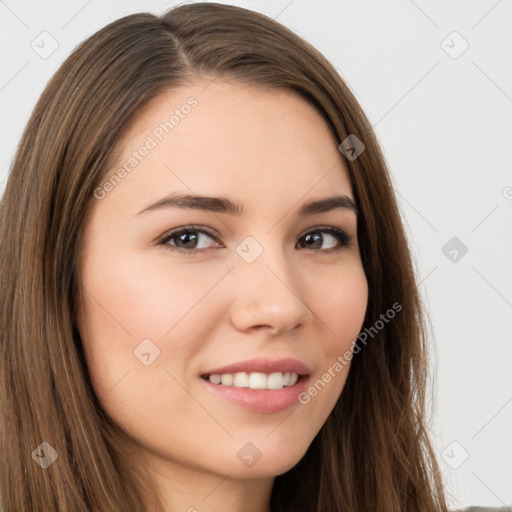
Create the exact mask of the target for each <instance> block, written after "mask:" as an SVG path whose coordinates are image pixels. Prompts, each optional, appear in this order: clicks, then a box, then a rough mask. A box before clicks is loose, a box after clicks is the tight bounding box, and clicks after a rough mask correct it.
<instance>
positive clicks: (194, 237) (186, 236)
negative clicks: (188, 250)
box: [180, 233, 197, 245]
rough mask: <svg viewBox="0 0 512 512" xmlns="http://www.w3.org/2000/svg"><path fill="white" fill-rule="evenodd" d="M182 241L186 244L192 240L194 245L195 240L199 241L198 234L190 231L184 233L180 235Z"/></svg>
mask: <svg viewBox="0 0 512 512" xmlns="http://www.w3.org/2000/svg"><path fill="white" fill-rule="evenodd" d="M180 240H181V242H183V243H184V244H186V243H187V242H192V245H193V244H194V242H197V235H191V234H190V233H184V234H182V235H181V236H180Z"/></svg>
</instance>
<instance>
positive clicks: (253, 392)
mask: <svg viewBox="0 0 512 512" xmlns="http://www.w3.org/2000/svg"><path fill="white" fill-rule="evenodd" d="M200 379H201V380H202V381H203V382H204V384H205V385H206V386H207V387H208V389H209V390H210V391H211V392H212V393H215V394H216V395H217V396H221V397H222V398H225V399H226V400H229V401H230V402H232V403H234V404H236V405H238V406H240V407H243V408H244V409H247V410H249V411H252V412H260V413H265V414H272V413H276V412H280V411H284V410H285V409H288V407H291V406H292V405H294V404H297V403H299V401H298V397H299V395H300V394H301V393H302V392H304V391H305V389H306V387H307V382H308V380H309V378H308V376H306V375H304V376H301V377H300V378H299V380H298V381H297V382H296V383H295V384H294V385H293V386H290V387H285V388H282V389H251V388H237V387H235V386H223V385H222V384H213V383H211V382H210V381H208V380H206V379H203V378H201V377H200Z"/></svg>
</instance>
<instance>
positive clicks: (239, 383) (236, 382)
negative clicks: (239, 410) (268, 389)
mask: <svg viewBox="0 0 512 512" xmlns="http://www.w3.org/2000/svg"><path fill="white" fill-rule="evenodd" d="M233 386H236V387H237V388H248V387H249V376H248V375H247V373H245V372H240V373H235V376H234V377H233Z"/></svg>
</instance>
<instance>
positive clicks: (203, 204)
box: [137, 194, 358, 216]
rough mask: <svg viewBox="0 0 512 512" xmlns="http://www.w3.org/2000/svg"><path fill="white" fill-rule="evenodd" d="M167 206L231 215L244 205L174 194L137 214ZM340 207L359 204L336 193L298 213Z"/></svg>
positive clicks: (311, 202) (219, 199)
mask: <svg viewBox="0 0 512 512" xmlns="http://www.w3.org/2000/svg"><path fill="white" fill-rule="evenodd" d="M166 208H189V209H194V210H203V211H207V212H216V213H227V214H229V215H243V214H244V207H243V205H242V204H241V203H239V202H236V201H232V200H231V199H228V198H226V197H209V196H197V195H191V194H172V195H169V196H167V197H164V198H162V199H160V200H159V201H157V202H156V203H153V204H150V205H149V206H147V207H146V208H144V209H143V210H141V211H140V212H139V213H138V214H137V215H140V214H142V213H146V212H150V211H154V210H162V209H166ZM338 208H343V209H347V210H352V211H353V212H354V213H355V214H356V215H357V210H358V208H357V205H356V203H355V202H354V200H353V199H351V198H350V197H348V196H345V195H335V196H331V197H326V198H325V199H316V200H314V201H310V202H308V203H305V204H303V205H302V207H301V209H300V210H299V212H298V214H299V215H300V216H304V215H314V214H316V213H323V212H328V211H331V210H335V209H338Z"/></svg>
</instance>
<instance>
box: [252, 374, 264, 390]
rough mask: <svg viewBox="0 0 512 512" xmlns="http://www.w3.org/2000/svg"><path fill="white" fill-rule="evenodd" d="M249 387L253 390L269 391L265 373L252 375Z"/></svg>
mask: <svg viewBox="0 0 512 512" xmlns="http://www.w3.org/2000/svg"><path fill="white" fill-rule="evenodd" d="M249 387H250V388H251V389H267V376H266V375H265V374H264V373H258V372H254V373H250V374H249Z"/></svg>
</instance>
